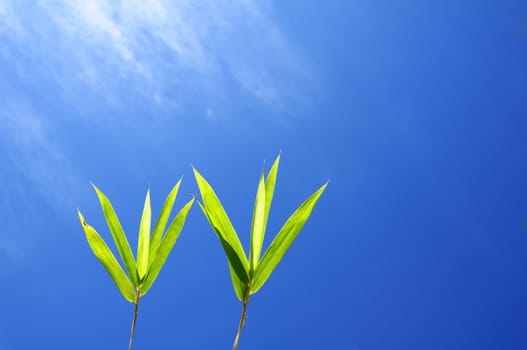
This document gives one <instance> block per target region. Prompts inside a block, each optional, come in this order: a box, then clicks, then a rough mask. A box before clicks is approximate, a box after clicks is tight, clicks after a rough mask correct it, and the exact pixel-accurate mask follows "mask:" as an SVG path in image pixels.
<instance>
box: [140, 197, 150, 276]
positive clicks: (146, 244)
mask: <svg viewBox="0 0 527 350" xmlns="http://www.w3.org/2000/svg"><path fill="white" fill-rule="evenodd" d="M151 223H152V207H151V206H150V189H148V191H147V192H146V198H145V205H144V207H143V215H142V216H141V224H140V225H139V240H138V241H137V274H138V276H139V280H140V281H141V280H142V279H143V277H144V276H145V275H146V272H147V271H148V253H149V250H150V225H151Z"/></svg>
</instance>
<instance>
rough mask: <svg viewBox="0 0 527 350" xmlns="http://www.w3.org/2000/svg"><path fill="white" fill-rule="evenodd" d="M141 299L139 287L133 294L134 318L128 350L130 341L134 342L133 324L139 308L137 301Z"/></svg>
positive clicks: (130, 346)
mask: <svg viewBox="0 0 527 350" xmlns="http://www.w3.org/2000/svg"><path fill="white" fill-rule="evenodd" d="M140 300H141V294H140V290H139V288H138V289H137V294H136V295H135V302H134V305H135V306H134V319H133V321H132V333H131V334H130V343H128V350H131V349H132V343H133V342H134V334H135V324H136V322H137V311H138V310H139V301H140Z"/></svg>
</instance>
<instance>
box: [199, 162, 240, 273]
mask: <svg viewBox="0 0 527 350" xmlns="http://www.w3.org/2000/svg"><path fill="white" fill-rule="evenodd" d="M194 176H195V177H196V182H197V184H198V187H199V190H200V193H201V198H202V200H203V204H200V207H201V209H202V210H203V212H204V214H205V216H206V217H207V219H208V220H209V223H210V225H211V226H212V228H213V229H214V231H215V232H216V234H217V236H218V238H219V239H220V241H221V244H222V246H223V249H224V250H225V253H226V254H227V257H228V259H229V262H230V263H231V265H232V268H233V270H234V271H235V272H236V274H237V275H238V277H239V279H240V280H242V281H244V282H248V280H249V277H248V276H249V275H248V271H249V262H248V261H247V256H246V255H245V251H244V250H243V247H242V244H241V242H240V239H239V238H238V235H237V234H236V231H235V230H234V227H233V226H232V224H231V221H230V220H229V217H228V216H227V213H226V212H225V210H224V209H223V206H222V205H221V203H220V201H219V199H218V197H217V196H216V193H214V190H213V189H212V187H211V186H210V185H209V183H208V182H207V181H206V180H205V179H204V178H203V177H202V176H201V175H200V174H199V172H198V171H197V170H196V169H194Z"/></svg>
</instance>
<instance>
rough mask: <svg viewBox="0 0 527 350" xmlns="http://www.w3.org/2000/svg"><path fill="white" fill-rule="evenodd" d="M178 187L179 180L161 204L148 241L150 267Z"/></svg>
mask: <svg viewBox="0 0 527 350" xmlns="http://www.w3.org/2000/svg"><path fill="white" fill-rule="evenodd" d="M180 185H181V179H180V180H179V181H178V182H177V183H176V185H175V186H174V187H173V188H172V190H171V191H170V193H169V194H168V196H167V199H166V200H165V203H164V204H163V208H162V209H161V213H160V214H159V218H158V219H157V223H156V227H155V228H154V233H153V234H152V238H151V240H150V253H149V256H148V260H149V263H148V264H149V265H152V261H153V260H154V258H155V256H156V252H157V249H158V248H159V245H160V244H161V238H162V237H163V233H164V232H165V228H166V226H167V222H168V219H169V218H170V213H171V212H172V207H173V206H174V202H175V200H176V196H177V193H178V191H179V186H180Z"/></svg>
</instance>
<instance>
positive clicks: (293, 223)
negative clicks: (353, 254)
mask: <svg viewBox="0 0 527 350" xmlns="http://www.w3.org/2000/svg"><path fill="white" fill-rule="evenodd" d="M279 161H280V155H278V157H277V158H276V160H275V162H274V163H273V166H272V167H271V170H270V171H269V173H268V175H267V178H266V177H265V176H264V173H263V171H262V175H261V176H260V181H259V183H258V190H257V192H256V200H255V204H254V211H253V218H252V227H251V243H250V252H249V259H247V256H246V254H245V251H244V249H243V247H242V244H241V242H240V239H239V237H238V234H237V233H236V231H235V229H234V227H233V225H232V224H231V221H230V220H229V217H228V216H227V213H226V212H225V210H224V209H223V206H222V205H221V202H220V200H219V199H218V197H217V196H216V194H215V193H214V190H213V189H212V187H211V186H210V185H209V183H208V182H207V181H206V180H205V179H204V178H203V177H202V176H201V174H200V173H199V172H198V171H197V170H196V169H194V176H195V178H196V182H197V184H198V187H199V191H200V193H201V198H202V201H201V202H200V201H198V204H199V205H200V207H201V209H202V211H203V213H204V214H205V216H206V217H207V219H208V221H209V223H210V225H211V226H212V228H213V230H214V232H215V233H216V235H217V237H218V238H219V240H220V242H221V244H222V246H223V249H224V250H225V253H226V255H227V261H228V265H229V270H230V274H231V280H232V284H233V286H234V291H235V293H236V296H237V297H238V299H239V300H240V301H241V302H242V303H243V305H242V313H241V318H240V322H239V324H238V331H237V333H236V338H235V340H234V346H233V350H236V349H237V348H238V343H239V341H240V335H241V331H242V328H243V326H244V325H245V321H246V312H247V305H248V303H249V298H250V296H251V295H252V294H254V293H256V292H258V291H259V290H260V288H262V286H263V285H264V284H265V282H266V281H267V279H268V278H269V277H270V276H271V273H272V272H273V271H274V269H275V268H276V266H277V265H278V263H279V262H280V261H281V260H282V257H283V256H284V254H285V253H286V251H287V250H288V249H289V247H290V246H291V244H292V243H293V241H294V240H295V238H296V237H297V236H298V234H299V233H300V230H301V229H302V227H303V226H304V224H305V223H306V221H307V219H308V218H309V216H310V215H311V212H312V210H313V208H314V207H315V204H316V203H317V201H318V199H319V198H320V196H321V195H322V193H323V192H324V190H325V189H326V186H327V184H328V183H327V182H326V183H325V184H324V185H323V186H322V187H320V188H319V189H318V190H317V191H316V192H315V193H313V194H312V195H311V196H310V197H309V198H308V199H307V200H306V201H305V202H304V203H302V204H301V205H300V206H299V207H298V209H296V211H295V212H294V213H293V214H292V215H291V216H290V217H289V219H287V221H286V223H285V224H284V225H283V226H282V228H281V229H280V231H279V232H278V234H277V235H276V237H275V238H274V240H273V241H272V243H271V244H270V245H269V247H268V248H267V251H266V252H265V253H264V254H263V257H261V258H260V255H261V252H262V245H263V241H264V237H265V231H266V226H267V219H268V217H269V210H270V208H271V202H272V199H273V194H274V189H275V184H276V175H277V172H278V164H279Z"/></svg>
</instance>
